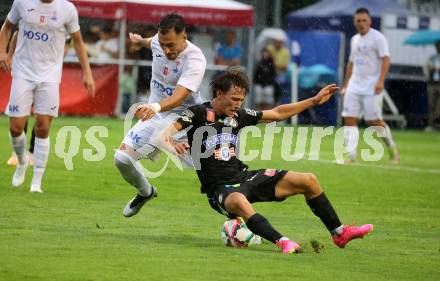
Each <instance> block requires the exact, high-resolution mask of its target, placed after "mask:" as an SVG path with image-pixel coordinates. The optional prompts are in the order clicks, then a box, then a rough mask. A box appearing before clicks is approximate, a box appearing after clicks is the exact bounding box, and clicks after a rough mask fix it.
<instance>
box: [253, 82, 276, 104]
mask: <svg viewBox="0 0 440 281" xmlns="http://www.w3.org/2000/svg"><path fill="white" fill-rule="evenodd" d="M254 90H255V103H266V104H269V105H273V104H274V103H275V99H274V87H273V85H267V86H264V87H262V86H261V85H259V84H256V85H255V87H254Z"/></svg>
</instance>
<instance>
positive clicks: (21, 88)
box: [5, 78, 60, 117]
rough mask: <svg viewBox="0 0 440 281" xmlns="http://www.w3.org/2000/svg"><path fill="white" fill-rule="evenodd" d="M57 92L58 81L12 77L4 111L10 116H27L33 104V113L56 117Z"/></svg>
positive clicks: (57, 105)
mask: <svg viewBox="0 0 440 281" xmlns="http://www.w3.org/2000/svg"><path fill="white" fill-rule="evenodd" d="M59 93H60V85H59V84H58V83H47V82H34V81H30V80H25V79H20V78H12V85H11V93H10V96H9V103H8V105H7V106H6V110H5V112H6V114H7V115H8V116H10V117H24V116H29V115H30V114H31V107H32V104H33V105H34V109H35V113H37V114H41V115H50V116H54V117H56V116H58V108H59V105H60V95H59Z"/></svg>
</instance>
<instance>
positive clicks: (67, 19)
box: [0, 0, 95, 192]
mask: <svg viewBox="0 0 440 281" xmlns="http://www.w3.org/2000/svg"><path fill="white" fill-rule="evenodd" d="M16 24H18V25H19V33H18V39H17V46H16V49H15V54H14V56H13V59H12V77H13V79H12V86H11V93H10V97H9V103H8V105H7V108H6V114H7V115H8V116H9V124H10V125H9V131H10V141H11V145H12V147H13V150H14V152H15V153H16V155H17V158H18V165H17V167H16V170H15V173H14V176H13V178H12V186H14V187H18V186H20V185H22V184H23V182H24V180H25V174H26V169H27V167H28V165H29V160H28V159H29V157H28V154H27V152H26V135H25V133H24V132H23V129H24V126H25V124H26V121H27V119H28V117H29V115H30V112H31V107H32V104H33V105H34V108H35V135H36V138H35V148H34V174H33V177H32V182H31V188H30V191H31V192H42V189H41V182H42V178H43V174H44V171H45V168H46V163H47V159H48V155H49V150H50V140H49V129H50V124H51V121H52V119H53V117H56V116H57V115H58V109H59V83H60V81H61V72H62V66H63V56H64V44H65V40H66V37H67V36H68V35H70V37H71V38H72V40H73V42H74V44H75V50H76V54H77V56H78V58H79V61H80V63H81V67H82V70H83V74H84V77H83V80H84V86H85V87H86V88H87V90H88V93H89V95H91V96H93V95H94V92H95V82H94V80H93V77H92V71H91V69H90V65H89V62H88V58H87V51H86V48H85V46H84V42H83V40H82V37H81V33H80V31H79V29H80V27H79V24H78V13H77V11H76V9H75V7H74V6H73V4H72V3H70V2H69V1H67V0H15V1H14V3H13V4H12V8H11V10H10V12H9V14H8V16H7V18H6V20H5V22H4V24H3V26H2V28H1V31H0V68H2V69H3V70H6V71H10V70H11V61H10V57H9V56H8V54H7V53H6V47H7V44H8V40H9V37H10V35H11V31H12V29H13V27H14V25H16Z"/></svg>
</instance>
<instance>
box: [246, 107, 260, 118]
mask: <svg viewBox="0 0 440 281" xmlns="http://www.w3.org/2000/svg"><path fill="white" fill-rule="evenodd" d="M244 111H246V114H248V115H252V116H257V112H256V111H255V110H253V109H249V108H245V109H244Z"/></svg>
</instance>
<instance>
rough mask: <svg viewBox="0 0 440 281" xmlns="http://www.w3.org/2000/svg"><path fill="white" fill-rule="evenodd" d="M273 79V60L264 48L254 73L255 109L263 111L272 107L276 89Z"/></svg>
mask: <svg viewBox="0 0 440 281" xmlns="http://www.w3.org/2000/svg"><path fill="white" fill-rule="evenodd" d="M275 77H276V71H275V66H274V62H273V59H272V57H271V55H270V53H269V51H268V50H267V48H264V49H263V50H262V51H261V59H260V61H259V62H258V64H257V66H256V68H255V73H254V84H255V86H254V90H255V104H256V106H257V109H259V110H265V109H269V108H272V107H273V106H274V104H275V89H276V82H275Z"/></svg>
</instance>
